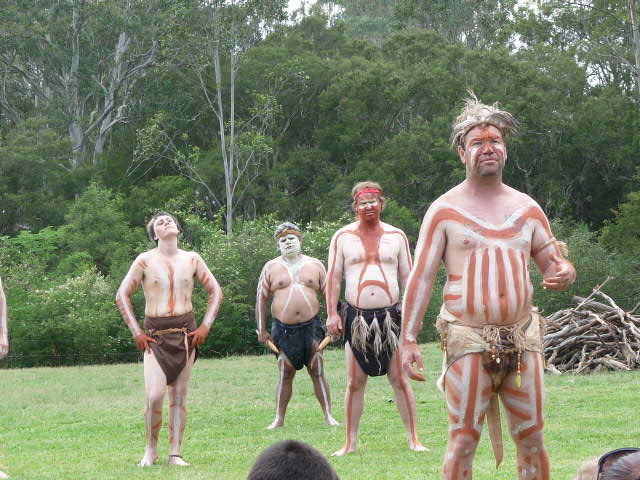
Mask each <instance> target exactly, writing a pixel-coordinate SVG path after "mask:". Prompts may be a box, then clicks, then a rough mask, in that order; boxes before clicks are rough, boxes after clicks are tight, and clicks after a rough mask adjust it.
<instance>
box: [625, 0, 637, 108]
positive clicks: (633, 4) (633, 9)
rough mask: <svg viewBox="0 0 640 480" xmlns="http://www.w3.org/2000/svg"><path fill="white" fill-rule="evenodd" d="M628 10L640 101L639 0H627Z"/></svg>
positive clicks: (635, 75)
mask: <svg viewBox="0 0 640 480" xmlns="http://www.w3.org/2000/svg"><path fill="white" fill-rule="evenodd" d="M627 10H628V11H629V18H630V20H631V45H632V47H633V55H634V59H635V69H634V71H633V78H634V80H635V83H636V95H637V99H638V102H640V25H639V24H638V0H627Z"/></svg>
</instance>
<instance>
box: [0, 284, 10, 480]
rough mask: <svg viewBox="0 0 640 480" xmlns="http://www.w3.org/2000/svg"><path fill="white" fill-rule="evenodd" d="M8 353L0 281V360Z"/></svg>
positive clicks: (5, 311) (3, 474)
mask: <svg viewBox="0 0 640 480" xmlns="http://www.w3.org/2000/svg"><path fill="white" fill-rule="evenodd" d="M8 353H9V331H8V330H7V298H6V297H5V296H4V290H3V289H2V280H1V279H0V360H2V359H3V358H4V357H6V356H7V354H8ZM0 478H9V477H8V476H7V474H6V473H4V472H3V471H2V470H0Z"/></svg>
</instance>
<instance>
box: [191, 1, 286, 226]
mask: <svg viewBox="0 0 640 480" xmlns="http://www.w3.org/2000/svg"><path fill="white" fill-rule="evenodd" d="M285 7H286V2H285V1H284V0H268V1H265V0H228V1H225V0H212V1H209V2H206V3H203V4H196V5H195V10H191V11H190V14H191V15H195V16H192V17H191V18H192V19H193V21H194V22H197V23H195V28H196V31H197V36H196V39H195V44H193V45H192V47H193V48H194V50H192V53H191V55H192V56H191V65H190V66H191V68H192V70H193V72H194V74H195V75H196V77H197V78H198V81H199V83H200V86H201V88H202V94H203V96H204V98H205V100H206V106H207V107H208V108H209V110H210V112H212V113H213V114H214V115H215V118H216V119H217V122H218V135H219V149H220V156H221V159H222V165H223V168H224V194H225V195H224V196H225V218H226V230H227V234H228V235H232V233H233V218H234V207H235V205H236V203H237V201H238V193H239V192H238V189H239V186H240V181H241V180H242V179H243V177H244V176H246V175H248V174H249V172H250V171H251V170H252V167H255V166H256V165H257V164H256V162H257V156H258V154H259V153H260V152H261V151H266V152H268V148H265V147H266V145H265V142H264V140H265V138H264V129H265V127H267V125H266V123H267V122H268V121H269V118H270V117H272V116H273V115H274V109H276V110H277V105H275V104H274V103H273V102H272V101H271V100H272V99H271V98H269V97H268V96H265V95H262V96H258V97H257V98H256V103H255V105H256V106H255V109H254V112H253V115H252V116H251V117H250V118H248V119H246V120H245V121H244V122H239V120H238V118H237V114H236V80H237V76H238V71H239V68H240V65H241V62H242V58H243V55H244V54H245V53H246V52H247V50H248V49H249V48H250V47H251V46H252V45H254V44H256V43H257V42H258V41H259V40H261V39H262V38H263V36H264V35H266V34H267V33H268V32H269V31H270V30H272V29H273V27H274V25H275V24H277V23H278V22H281V21H283V20H284V18H285ZM223 60H227V61H228V62H229V63H228V71H227V76H228V77H227V78H228V80H227V81H225V80H224V79H223V65H222V62H223ZM212 70H213V71H212ZM211 74H213V84H214V88H211ZM225 90H226V91H227V92H226V94H227V98H226V99H225ZM225 100H226V101H225ZM227 102H228V103H227ZM260 123H262V125H260Z"/></svg>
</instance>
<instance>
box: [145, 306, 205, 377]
mask: <svg viewBox="0 0 640 480" xmlns="http://www.w3.org/2000/svg"><path fill="white" fill-rule="evenodd" d="M144 329H145V331H146V333H147V335H149V336H150V337H153V339H154V340H155V341H157V342H158V343H157V344H156V343H153V342H149V346H150V347H151V350H152V351H153V355H154V356H155V357H156V360H157V361H158V363H159V364H160V368H162V371H163V372H164V374H165V376H166V377H167V385H171V384H172V383H173V382H174V381H175V379H176V378H178V375H180V372H182V369H183V368H184V367H185V366H186V365H187V358H188V357H190V356H191V352H192V351H193V347H192V346H191V338H189V337H187V333H190V332H193V331H194V330H195V329H196V321H195V318H194V316H193V312H189V313H185V314H183V315H175V316H171V317H145V319H144ZM172 329H179V331H175V332H165V330H172ZM185 340H186V344H187V345H186V346H185ZM195 350H196V353H195V357H194V359H193V361H194V363H195V361H196V358H198V349H197V348H196V349H195Z"/></svg>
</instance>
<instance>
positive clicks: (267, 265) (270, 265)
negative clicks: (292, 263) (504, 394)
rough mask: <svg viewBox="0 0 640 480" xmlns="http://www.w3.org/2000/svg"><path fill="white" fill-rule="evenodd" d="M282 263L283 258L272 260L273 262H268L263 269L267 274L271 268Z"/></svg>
mask: <svg viewBox="0 0 640 480" xmlns="http://www.w3.org/2000/svg"><path fill="white" fill-rule="evenodd" d="M280 262H281V257H276V258H272V259H271V260H269V261H267V263H265V264H264V267H262V270H264V271H265V272H266V271H267V270H269V269H270V268H271V267H273V266H274V265H277V264H279V263H280Z"/></svg>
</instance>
